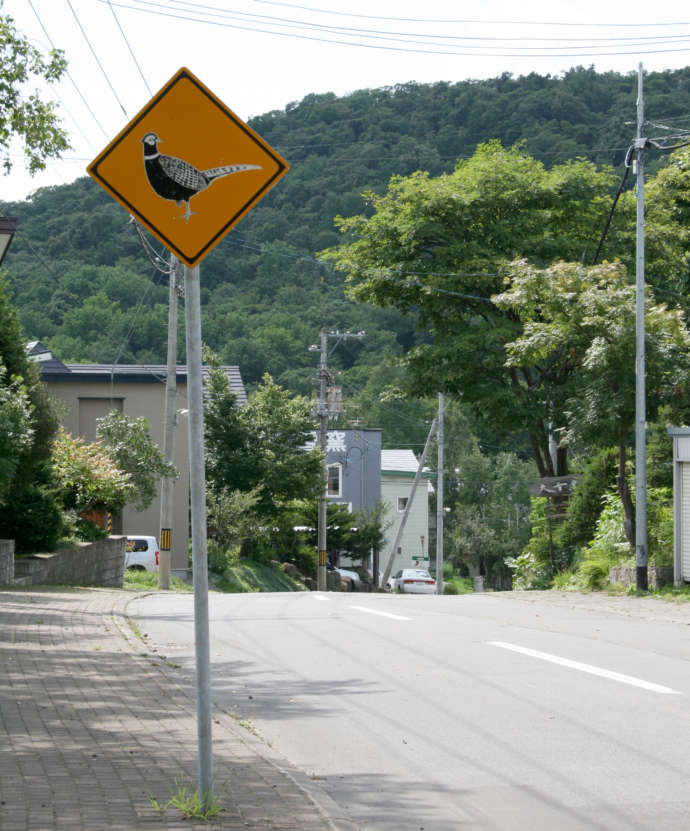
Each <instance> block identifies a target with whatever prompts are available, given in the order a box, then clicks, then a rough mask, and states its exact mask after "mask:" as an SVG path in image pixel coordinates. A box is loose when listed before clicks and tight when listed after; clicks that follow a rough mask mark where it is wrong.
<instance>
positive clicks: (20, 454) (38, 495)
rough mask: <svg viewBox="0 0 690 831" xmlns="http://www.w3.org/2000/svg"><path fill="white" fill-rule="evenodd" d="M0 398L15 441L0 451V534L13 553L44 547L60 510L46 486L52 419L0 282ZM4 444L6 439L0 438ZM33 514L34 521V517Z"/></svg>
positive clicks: (57, 525)
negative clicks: (0, 481) (1, 475)
mask: <svg viewBox="0 0 690 831" xmlns="http://www.w3.org/2000/svg"><path fill="white" fill-rule="evenodd" d="M0 366H2V367H3V370H4V374H3V375H2V377H0V398H2V399H4V404H3V411H4V418H5V419H9V421H7V420H6V421H5V425H4V426H5V427H6V428H7V429H12V430H15V431H17V432H16V437H17V441H12V442H11V446H8V447H7V448H6V453H5V452H2V456H3V459H4V465H3V467H4V468H5V471H6V474H9V478H8V479H6V481H5V485H6V487H5V489H4V492H3V493H2V499H3V505H2V510H0V536H2V537H5V538H8V539H13V540H15V545H16V550H17V551H27V550H35V549H37V548H50V547H52V546H53V545H54V544H55V541H56V540H57V536H58V534H59V529H60V510H59V506H58V505H57V504H56V502H55V499H54V496H53V494H52V492H51V488H50V476H49V460H50V454H51V446H52V441H53V437H54V435H55V431H56V429H57V417H56V415H55V412H54V408H53V405H52V403H51V402H50V400H49V398H48V395H47V393H46V389H45V387H44V386H43V384H42V383H41V380H40V369H39V367H38V365H37V364H32V363H31V362H30V361H29V359H28V358H27V355H26V351H25V349H24V338H23V336H22V332H21V329H20V326H19V321H18V319H17V314H16V311H15V309H14V307H13V306H12V304H11V303H10V301H9V297H8V292H7V287H6V283H5V281H4V279H2V278H0ZM4 438H5V441H7V436H5V437H4ZM37 516H38V519H37Z"/></svg>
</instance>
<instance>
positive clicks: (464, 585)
mask: <svg viewBox="0 0 690 831" xmlns="http://www.w3.org/2000/svg"><path fill="white" fill-rule="evenodd" d="M443 593H444V594H474V583H473V582H472V579H471V578H470V577H458V576H457V575H454V576H453V577H444V578H443Z"/></svg>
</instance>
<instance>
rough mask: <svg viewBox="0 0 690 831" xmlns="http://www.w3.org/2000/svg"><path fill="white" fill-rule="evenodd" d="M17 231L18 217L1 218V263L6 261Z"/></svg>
mask: <svg viewBox="0 0 690 831" xmlns="http://www.w3.org/2000/svg"><path fill="white" fill-rule="evenodd" d="M16 229H17V217H16V216H0V263H2V261H3V260H4V259H5V254H6V253H7V249H8V248H9V247H10V243H11V242H12V237H13V236H14V232H15V231H16Z"/></svg>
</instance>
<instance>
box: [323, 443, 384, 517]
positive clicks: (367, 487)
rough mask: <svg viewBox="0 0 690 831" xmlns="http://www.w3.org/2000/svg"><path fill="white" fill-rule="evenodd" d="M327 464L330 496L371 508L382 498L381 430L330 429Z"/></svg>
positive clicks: (355, 506)
mask: <svg viewBox="0 0 690 831" xmlns="http://www.w3.org/2000/svg"><path fill="white" fill-rule="evenodd" d="M326 465H327V467H328V485H327V496H328V499H329V500H330V501H331V502H340V503H341V504H344V505H346V506H347V508H348V510H349V511H350V512H352V511H355V510H358V509H360V508H364V509H366V510H367V511H370V510H371V509H372V508H373V507H374V505H375V504H376V502H377V501H378V500H379V499H380V498H381V430H380V429H372V428H360V429H348V430H329V431H328V444H327V447H326Z"/></svg>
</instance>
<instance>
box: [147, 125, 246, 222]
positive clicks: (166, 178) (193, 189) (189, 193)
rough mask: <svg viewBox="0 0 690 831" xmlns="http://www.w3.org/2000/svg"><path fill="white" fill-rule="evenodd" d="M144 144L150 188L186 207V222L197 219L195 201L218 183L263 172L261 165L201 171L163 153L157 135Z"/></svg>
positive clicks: (228, 166)
mask: <svg viewBox="0 0 690 831" xmlns="http://www.w3.org/2000/svg"><path fill="white" fill-rule="evenodd" d="M141 141H142V143H143V145H144V166H145V168H146V176H147V177H148V180H149V184H150V185H151V187H152V188H153V190H154V191H155V192H156V193H157V194H158V196H160V197H162V198H163V199H170V200H172V201H173V202H174V203H175V204H176V205H182V203H183V202H184V204H185V212H184V214H183V215H182V216H183V217H184V220H185V222H189V217H190V216H193V215H194V211H192V209H191V208H190V205H189V202H190V200H191V198H192V197H193V196H196V195H197V193H201V191H202V190H206V188H207V187H208V186H209V185H210V184H211V183H212V182H215V180H216V179H220V178H222V177H223V176H230V175H231V174H232V173H242V172H243V171H245V170H261V165H258V164H231V165H224V166H222V167H211V168H209V169H208V170H198V169H197V168H196V167H194V165H191V164H190V163H189V162H185V161H184V160H183V159H176V158H175V156H165V155H163V154H162V153H160V151H159V150H158V142H159V141H161V139H159V138H158V136H157V135H156V134H155V133H147V134H146V135H145V136H144V137H143V138H142V140H141ZM181 218H182V217H180V219H181Z"/></svg>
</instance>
